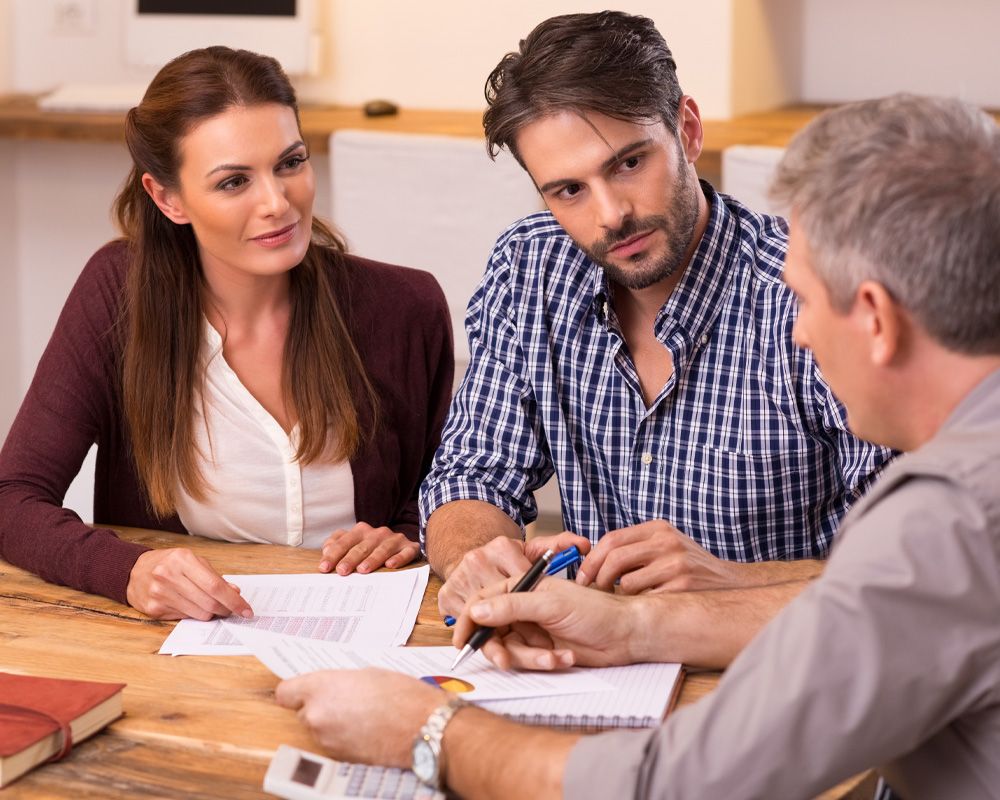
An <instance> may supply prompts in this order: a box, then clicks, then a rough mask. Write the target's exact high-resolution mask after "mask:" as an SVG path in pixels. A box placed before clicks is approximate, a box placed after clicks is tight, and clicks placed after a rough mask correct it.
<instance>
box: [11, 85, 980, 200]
mask: <svg viewBox="0 0 1000 800" xmlns="http://www.w3.org/2000/svg"><path fill="white" fill-rule="evenodd" d="M824 108H826V106H822V105H791V106H786V107H784V108H779V109H776V110H774V111H763V112H758V113H754V114H744V115H741V116H738V117H734V118H732V119H729V120H712V119H709V120H704V126H705V146H704V150H703V151H702V154H701V158H700V159H699V160H698V173H699V174H700V175H701V176H702V177H705V178H707V179H708V180H711V181H713V182H715V183H718V181H719V176H720V174H721V171H722V151H723V150H724V149H725V148H727V147H730V146H731V145H735V144H756V145H771V146H774V147H783V146H785V145H786V144H788V141H789V140H790V139H791V138H792V136H793V135H794V134H795V133H796V131H798V130H800V129H801V128H802V127H804V126H805V125H806V124H807V123H808V122H809V121H810V120H811V119H812V118H813V117H815V116H816V115H817V114H818V113H820V112H821V111H822V110H823V109H824ZM300 114H301V121H302V132H303V134H304V135H305V139H306V143H307V144H308V145H309V148H310V150H311V151H312V152H313V153H327V152H328V151H329V149H330V148H329V138H330V134H331V133H333V132H334V131H337V130H343V129H347V128H350V129H361V130H369V131H391V132H393V133H423V134H436V135H441V136H468V137H481V136H482V135H483V129H482V115H481V113H480V112H478V111H433V110H426V109H425V110H421V109H401V110H400V112H399V113H398V114H396V115H394V116H388V117H366V116H365V115H364V114H363V113H362V111H361V109H360V108H359V107H351V106H325V105H303V106H302V108H301V110H300ZM994 116H995V117H997V118H998V120H1000V113H998V112H994ZM124 121H125V114H124V113H121V112H118V113H111V114H93V113H67V112H53V111H41V110H40V109H39V108H38V103H37V96H36V95H28V94H8V95H0V138H6V139H42V140H51V141H70V142H73V141H77V142H121V141H123V140H124Z"/></svg>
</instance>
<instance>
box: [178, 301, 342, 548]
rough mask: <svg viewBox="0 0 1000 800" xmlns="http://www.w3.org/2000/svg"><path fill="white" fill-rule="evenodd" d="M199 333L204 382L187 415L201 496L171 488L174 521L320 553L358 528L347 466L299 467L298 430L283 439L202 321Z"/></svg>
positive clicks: (222, 535)
mask: <svg viewBox="0 0 1000 800" xmlns="http://www.w3.org/2000/svg"><path fill="white" fill-rule="evenodd" d="M202 328H203V335H202V345H201V353H200V357H201V367H202V371H203V374H204V376H205V378H204V385H203V386H202V388H201V390H200V391H196V393H195V398H194V410H193V413H194V423H195V427H194V437H195V445H196V447H197V452H198V455H197V459H198V462H199V463H198V467H199V468H200V469H201V473H202V475H204V477H205V480H206V486H207V493H206V497H205V499H204V500H203V501H200V500H195V499H194V498H192V497H191V496H190V495H189V494H188V493H187V492H186V491H184V488H183V487H182V486H179V487H178V491H177V514H178V516H179V517H180V520H181V522H182V523H183V524H184V527H185V528H187V530H188V531H189V532H190V533H193V534H197V535H199V536H206V537H208V538H210V539H224V540H225V541H228V542H269V543H271V544H287V545H295V546H302V547H310V548H316V549H318V548H320V547H322V546H323V542H324V541H326V538H327V537H328V536H329V535H330V534H331V533H333V531H335V530H337V529H338V528H343V529H349V528H351V527H352V526H353V525H354V524H355V522H356V521H357V520H356V518H355V515H354V475H353V474H352V472H351V465H350V462H348V461H342V462H340V463H336V464H335V463H330V462H314V463H312V464H309V465H307V466H302V465H300V464H299V462H298V461H296V460H295V449H296V445H297V443H298V434H299V428H298V425H296V426H295V427H294V428H293V429H292V431H291V433H290V434H286V433H285V431H284V430H283V429H282V427H281V426H280V425H279V424H278V423H277V421H276V420H275V419H274V417H272V416H271V415H270V414H269V413H268V412H267V410H266V409H265V408H264V407H263V406H262V405H261V404H260V403H259V402H257V399H256V398H255V397H254V396H253V395H252V394H250V392H249V391H247V389H246V387H245V386H244V385H243V384H242V383H241V382H240V379H239V378H238V377H237V376H236V373H235V372H233V370H232V369H231V368H230V366H229V364H227V363H226V359H225V358H224V357H223V354H222V337H221V336H220V335H219V332H218V331H216V330H215V328H213V327H212V325H211V324H210V323H209V322H208V320H207V319H206V320H204V322H203V325H202Z"/></svg>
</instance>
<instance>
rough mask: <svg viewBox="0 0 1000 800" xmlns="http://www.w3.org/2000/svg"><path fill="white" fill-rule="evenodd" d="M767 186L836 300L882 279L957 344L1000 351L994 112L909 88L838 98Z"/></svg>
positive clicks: (999, 179)
mask: <svg viewBox="0 0 1000 800" xmlns="http://www.w3.org/2000/svg"><path fill="white" fill-rule="evenodd" d="M771 192H772V195H773V196H774V198H775V199H776V200H778V201H779V202H784V203H785V204H786V205H787V206H788V207H789V208H791V210H792V214H793V215H795V218H796V221H797V222H798V223H799V224H800V225H801V226H802V229H803V230H804V231H805V234H806V238H807V239H808V241H809V246H810V249H811V252H812V262H813V267H814V269H815V270H816V273H817V274H818V275H819V277H820V279H821V280H822V281H823V283H824V284H825V285H826V287H827V289H828V291H829V292H830V297H831V302H832V303H833V304H834V306H835V307H837V308H838V309H839V310H846V309H847V308H849V307H850V305H851V303H852V302H853V299H854V296H855V293H856V292H857V289H858V286H859V285H860V283H861V282H862V281H864V280H868V279H870V280H874V281H877V282H878V283H880V284H882V285H883V286H884V287H885V288H886V290H887V291H888V292H889V293H890V294H891V295H892V296H893V298H895V300H896V301H897V302H899V303H900V304H901V305H902V306H903V307H904V308H906V309H907V310H908V311H909V312H910V314H912V315H913V316H914V318H915V319H916V320H917V321H918V322H919V323H920V325H921V326H922V327H923V328H924V329H925V330H926V331H927V332H928V333H929V334H930V335H931V336H933V337H934V338H935V339H936V340H937V341H938V342H939V343H941V344H942V345H944V346H945V347H947V348H949V349H950V350H954V351H956V352H963V353H969V354H984V353H1000V128H998V127H997V125H996V123H995V122H994V121H993V119H991V118H990V116H989V115H987V114H985V113H983V112H982V111H980V110H979V109H977V108H975V107H973V106H970V105H968V104H966V103H963V102H961V101H958V100H953V99H945V98H931V97H917V96H914V95H906V94H898V95H893V96H891V97H886V98H882V99H878V100H867V101H864V102H860V103H853V104H850V105H846V106H842V107H840V108H836V109H832V110H830V111H827V112H826V113H824V114H822V115H820V116H819V117H817V118H816V119H815V120H814V121H813V122H811V123H810V124H809V125H808V126H807V127H806V128H805V129H803V130H802V131H801V132H800V133H799V134H798V135H796V136H795V138H794V139H793V140H792V142H791V143H790V144H789V146H788V150H787V152H786V154H785V156H784V158H783V159H782V161H781V163H780V164H779V165H778V170H777V174H776V177H775V181H774V184H773V186H772V189H771Z"/></svg>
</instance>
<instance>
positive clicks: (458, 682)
mask: <svg viewBox="0 0 1000 800" xmlns="http://www.w3.org/2000/svg"><path fill="white" fill-rule="evenodd" d="M420 680H422V681H423V682H424V683H429V684H430V685H431V686H437V687H439V688H441V689H444V690H445V691H446V692H454V693H455V694H462V693H463V692H471V691H472V690H473V689H475V688H476V687H475V686H473V685H472V684H471V683H469V682H468V681H463V680H462V679H461V678H452V677H451V676H449V675H424V677H422V678H421V679H420Z"/></svg>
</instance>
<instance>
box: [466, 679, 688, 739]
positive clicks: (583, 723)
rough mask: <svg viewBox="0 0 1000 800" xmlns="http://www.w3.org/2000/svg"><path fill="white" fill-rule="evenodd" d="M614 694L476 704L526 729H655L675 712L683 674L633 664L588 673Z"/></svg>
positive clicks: (588, 730) (593, 730) (591, 694)
mask: <svg viewBox="0 0 1000 800" xmlns="http://www.w3.org/2000/svg"><path fill="white" fill-rule="evenodd" d="M588 672H591V673H593V674H594V675H597V676H599V677H601V678H603V679H604V680H606V681H608V682H609V683H611V684H613V685H614V687H615V689H614V691H610V692H590V693H588V694H572V695H562V696H551V697H533V698H525V699H520V700H486V701H482V702H479V703H478V704H477V705H479V706H481V707H483V708H485V709H487V710H489V711H492V712H493V713H495V714H502V715H504V716H505V717H508V718H510V719H513V720H516V721H517V722H523V723H525V724H527V725H548V726H552V727H558V728H565V729H569V730H576V731H583V732H595V731H602V730H609V729H611V728H655V727H656V726H658V725H659V724H660V723H661V722H662V721H663V718H664V717H665V716H666V714H667V711H668V710H669V709H670V708H672V707H673V704H674V702H675V701H676V699H677V694H678V692H679V691H680V686H681V678H682V676H683V674H684V671H683V668H682V667H681V665H680V664H631V665H629V666H626V667H604V668H601V669H593V670H588Z"/></svg>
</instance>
